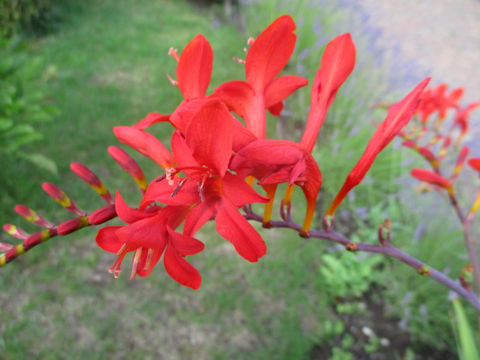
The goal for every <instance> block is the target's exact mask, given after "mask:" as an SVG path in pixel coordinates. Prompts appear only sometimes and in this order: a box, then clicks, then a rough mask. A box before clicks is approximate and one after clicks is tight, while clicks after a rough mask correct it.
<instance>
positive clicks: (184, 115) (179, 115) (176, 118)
mask: <svg viewBox="0 0 480 360" xmlns="http://www.w3.org/2000/svg"><path fill="white" fill-rule="evenodd" d="M206 101H208V98H197V99H193V100H184V101H182V102H181V103H180V105H178V107H177V108H176V109H175V111H174V112H173V113H172V115H170V122H171V124H172V125H173V126H174V127H175V128H176V129H178V130H181V131H185V128H186V127H187V125H188V123H189V122H190V120H191V119H192V117H193V115H195V113H196V112H197V111H198V109H200V107H201V106H202V105H203V104H204V103H205V102H206Z"/></svg>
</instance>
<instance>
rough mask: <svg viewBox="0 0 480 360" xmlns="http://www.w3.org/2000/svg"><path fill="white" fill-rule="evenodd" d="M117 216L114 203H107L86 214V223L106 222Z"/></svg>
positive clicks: (97, 223)
mask: <svg viewBox="0 0 480 360" xmlns="http://www.w3.org/2000/svg"><path fill="white" fill-rule="evenodd" d="M116 216H117V212H116V211H115V205H113V204H112V205H107V206H104V207H101V208H100V209H98V210H95V211H94V212H92V213H91V214H90V215H89V216H88V223H89V224H90V225H99V224H103V223H104V222H107V221H109V220H111V219H113V218H115V217H116Z"/></svg>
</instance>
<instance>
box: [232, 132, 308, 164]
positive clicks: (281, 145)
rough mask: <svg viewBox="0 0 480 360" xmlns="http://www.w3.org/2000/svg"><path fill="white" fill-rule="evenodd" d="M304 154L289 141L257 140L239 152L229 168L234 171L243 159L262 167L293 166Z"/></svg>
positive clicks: (295, 144)
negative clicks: (259, 164)
mask: <svg viewBox="0 0 480 360" xmlns="http://www.w3.org/2000/svg"><path fill="white" fill-rule="evenodd" d="M304 152H305V151H304V150H303V149H302V148H301V147H300V145H298V144H297V143H294V142H292V141H289V140H276V139H259V140H255V141H253V142H251V143H250V144H248V145H247V146H245V147H244V148H243V149H242V150H240V151H239V152H238V153H237V155H236V156H235V157H234V158H233V159H232V162H231V165H230V167H231V169H233V170H236V169H237V168H238V167H240V165H241V163H243V162H244V161H245V159H248V160H250V161H254V162H256V163H261V164H263V165H283V164H295V163H297V162H298V161H299V160H300V159H301V158H302V157H303V155H304Z"/></svg>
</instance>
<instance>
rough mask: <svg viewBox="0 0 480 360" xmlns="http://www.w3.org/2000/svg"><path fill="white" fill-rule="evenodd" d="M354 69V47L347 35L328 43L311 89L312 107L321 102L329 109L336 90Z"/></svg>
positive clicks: (349, 36)
mask: <svg viewBox="0 0 480 360" xmlns="http://www.w3.org/2000/svg"><path fill="white" fill-rule="evenodd" d="M354 67H355V45H354V44H353V41H352V37H351V35H350V34H349V33H347V34H343V35H340V36H337V37H336V38H335V39H333V40H332V41H330V42H329V43H328V44H327V47H326V48H325V52H324V53H323V55H322V61H321V65H320V68H319V69H318V72H317V76H316V78H315V81H314V83H313V87H312V105H313V104H317V103H318V102H319V101H322V104H325V105H326V107H327V108H328V107H330V105H331V103H332V102H333V99H334V98H335V95H336V94H337V91H338V89H339V88H340V86H341V85H342V84H343V83H344V81H345V80H346V79H347V77H348V75H350V73H351V72H352V71H353V68H354Z"/></svg>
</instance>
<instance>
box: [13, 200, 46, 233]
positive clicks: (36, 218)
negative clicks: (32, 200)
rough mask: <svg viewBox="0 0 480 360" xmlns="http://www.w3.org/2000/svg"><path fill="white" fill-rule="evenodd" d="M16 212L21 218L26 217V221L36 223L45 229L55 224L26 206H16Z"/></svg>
mask: <svg viewBox="0 0 480 360" xmlns="http://www.w3.org/2000/svg"><path fill="white" fill-rule="evenodd" d="M15 211H16V212H17V213H18V214H19V215H20V216H22V217H24V218H25V219H26V220H28V221H30V222H31V223H34V224H35V225H38V226H41V227H45V228H50V227H53V224H51V223H50V222H48V221H47V220H45V218H44V217H43V216H41V215H40V214H38V213H37V212H36V211H34V210H32V209H30V208H29V207H27V206H25V205H16V206H15Z"/></svg>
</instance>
